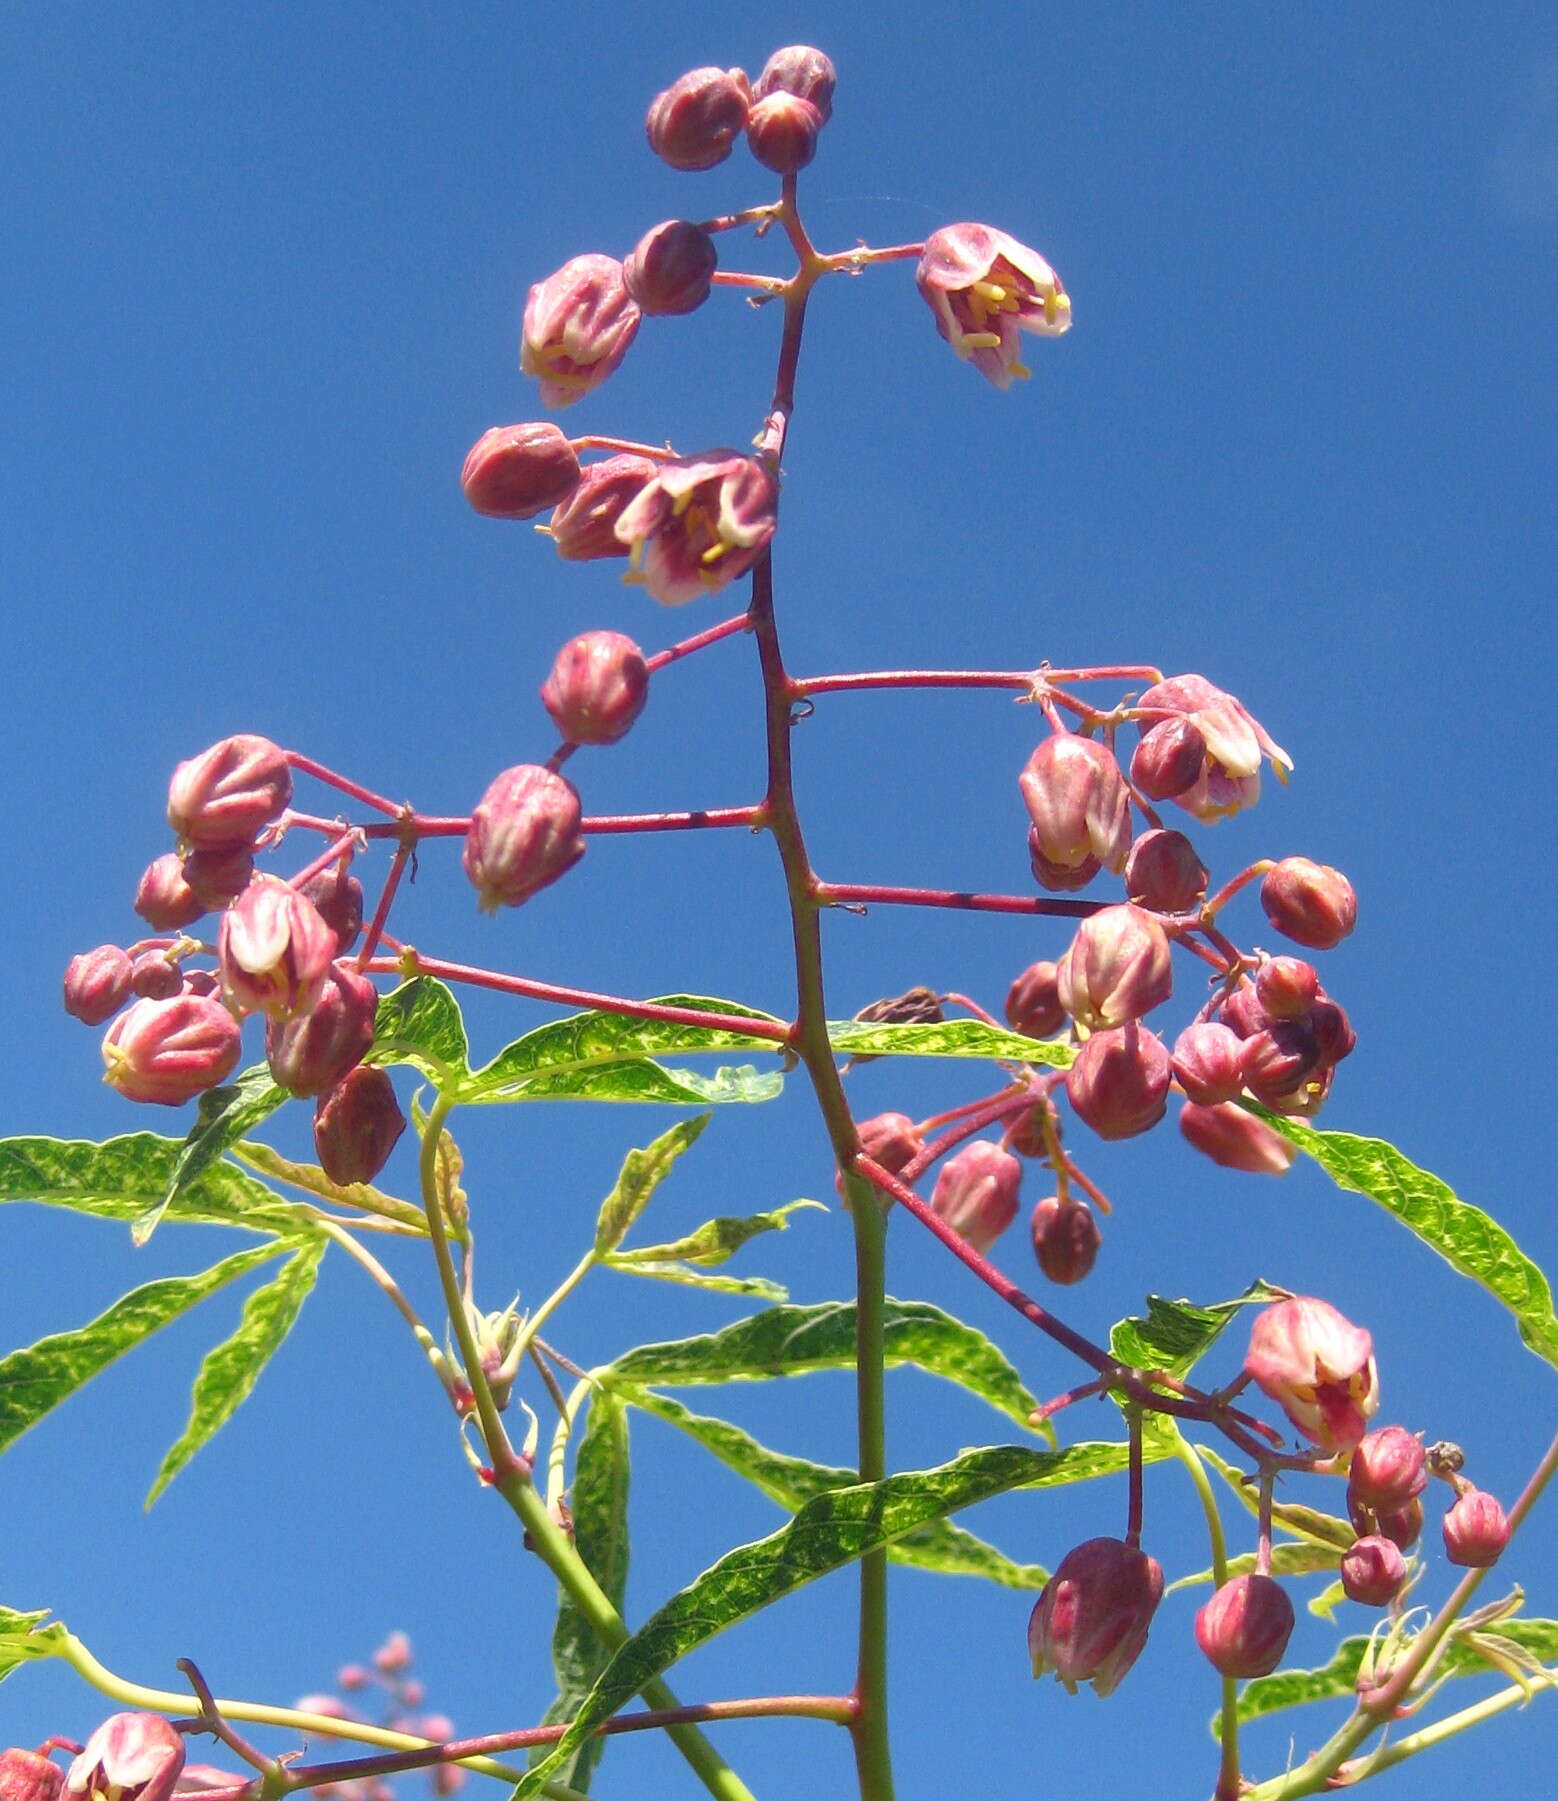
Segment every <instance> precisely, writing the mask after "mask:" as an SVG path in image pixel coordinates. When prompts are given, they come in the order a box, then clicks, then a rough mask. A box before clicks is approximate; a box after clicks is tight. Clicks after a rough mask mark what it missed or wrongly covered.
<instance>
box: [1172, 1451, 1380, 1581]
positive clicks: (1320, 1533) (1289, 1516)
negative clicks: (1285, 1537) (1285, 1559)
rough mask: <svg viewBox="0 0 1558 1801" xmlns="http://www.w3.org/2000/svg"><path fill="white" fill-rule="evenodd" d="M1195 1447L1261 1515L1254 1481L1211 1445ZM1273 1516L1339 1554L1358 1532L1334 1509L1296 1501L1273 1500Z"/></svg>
mask: <svg viewBox="0 0 1558 1801" xmlns="http://www.w3.org/2000/svg"><path fill="white" fill-rule="evenodd" d="M1196 1451H1197V1453H1198V1454H1199V1455H1200V1456H1201V1457H1202V1458H1203V1459H1204V1460H1205V1461H1206V1462H1207V1463H1209V1464H1211V1466H1212V1468H1213V1469H1214V1470H1216V1471H1217V1473H1218V1475H1219V1476H1221V1477H1222V1479H1223V1480H1224V1482H1226V1483H1227V1484H1228V1486H1229V1487H1230V1488H1231V1489H1232V1490H1233V1492H1234V1494H1235V1495H1237V1496H1238V1498H1239V1500H1240V1502H1241V1503H1242V1504H1243V1506H1244V1508H1245V1510H1246V1512H1249V1513H1253V1514H1255V1515H1256V1516H1257V1517H1259V1514H1260V1495H1259V1493H1258V1491H1257V1489H1256V1486H1255V1484H1254V1483H1251V1482H1246V1481H1245V1480H1244V1477H1243V1474H1242V1472H1241V1471H1239V1470H1238V1469H1236V1468H1235V1467H1234V1465H1233V1464H1231V1463H1228V1462H1225V1461H1224V1459H1223V1458H1221V1457H1220V1456H1218V1454H1217V1452H1216V1451H1214V1450H1212V1449H1211V1448H1210V1446H1208V1445H1197V1446H1196ZM1271 1517H1272V1521H1273V1522H1274V1523H1275V1524H1276V1525H1279V1526H1281V1528H1282V1529H1283V1531H1284V1532H1291V1533H1292V1534H1293V1536H1294V1537H1295V1538H1302V1539H1306V1540H1307V1541H1308V1542H1309V1543H1310V1544H1314V1545H1323V1546H1324V1547H1326V1549H1328V1550H1332V1551H1335V1552H1336V1553H1337V1555H1338V1556H1340V1554H1341V1553H1342V1552H1343V1551H1347V1550H1350V1549H1351V1548H1352V1544H1353V1541H1354V1540H1355V1539H1356V1538H1357V1536H1358V1535H1357V1533H1356V1532H1355V1531H1354V1530H1353V1528H1352V1526H1351V1525H1350V1524H1349V1523H1348V1522H1347V1521H1346V1520H1342V1519H1338V1518H1337V1517H1336V1515H1335V1514H1334V1513H1321V1512H1320V1511H1319V1510H1318V1509H1317V1508H1314V1507H1304V1506H1302V1505H1301V1504H1300V1503H1298V1502H1296V1501H1273V1502H1272V1506H1271Z"/></svg>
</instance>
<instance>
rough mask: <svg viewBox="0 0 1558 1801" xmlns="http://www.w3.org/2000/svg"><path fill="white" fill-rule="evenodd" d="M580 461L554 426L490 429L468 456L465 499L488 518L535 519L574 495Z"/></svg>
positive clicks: (462, 480)
mask: <svg viewBox="0 0 1558 1801" xmlns="http://www.w3.org/2000/svg"><path fill="white" fill-rule="evenodd" d="M578 479H579V459H578V456H577V455H576V454H575V452H574V448H573V446H572V445H571V444H570V443H569V442H568V440H567V438H565V437H564V436H563V434H562V433H561V432H560V431H559V430H558V429H557V427H556V426H555V425H552V424H550V423H549V422H547V421H545V420H539V421H536V422H534V423H532V424H529V425H494V426H493V427H491V429H490V430H488V431H484V432H483V433H482V435H481V436H480V437H479V438H478V439H477V440H476V442H475V443H474V444H473V445H472V446H471V448H470V450H469V451H468V452H467V453H466V458H465V467H464V468H463V469H462V470H461V471H460V486H461V487H462V488H463V489H464V490H465V498H466V499H467V500H468V501H469V502H470V503H471V506H472V507H473V508H474V510H475V511H476V512H478V513H481V514H482V515H483V516H484V517H486V518H488V519H534V518H535V516H536V514H537V513H544V512H545V511H546V509H547V508H548V507H555V506H556V505H557V504H558V503H559V502H560V501H564V500H566V499H567V498H568V496H569V495H570V494H571V493H572V492H573V490H574V485H575V484H576V483H577V481H578Z"/></svg>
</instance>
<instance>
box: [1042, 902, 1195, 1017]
mask: <svg viewBox="0 0 1558 1801" xmlns="http://www.w3.org/2000/svg"><path fill="white" fill-rule="evenodd" d="M1056 987H1057V993H1058V995H1059V997H1060V1004H1061V1005H1062V1006H1063V1007H1064V1008H1065V1009H1066V1011H1067V1012H1068V1013H1069V1014H1070V1015H1071V1017H1072V1018H1073V1019H1074V1020H1075V1021H1076V1022H1077V1024H1078V1025H1080V1026H1084V1027H1085V1028H1086V1029H1087V1030H1088V1031H1092V1032H1096V1031H1099V1030H1100V1029H1102V1028H1103V1027H1105V1026H1122V1025H1124V1024H1125V1023H1126V1021H1127V1020H1132V1019H1140V1018H1141V1017H1142V1016H1143V1015H1144V1014H1146V1013H1149V1012H1151V1010H1152V1009H1153V1008H1154V1007H1157V1006H1160V1005H1161V1004H1162V1003H1163V1002H1164V1001H1166V1000H1167V999H1168V998H1169V996H1170V994H1171V993H1172V992H1173V988H1174V975H1173V969H1172V967H1171V958H1170V955H1169V941H1168V934H1167V933H1166V932H1165V931H1164V930H1163V927H1162V926H1161V925H1159V924H1158V922H1157V920H1156V919H1155V918H1154V917H1153V916H1152V914H1150V913H1147V912H1144V911H1143V910H1142V909H1141V908H1140V907H1132V906H1129V905H1125V906H1118V907H1105V908H1103V909H1102V911H1101V912H1098V913H1095V914H1094V915H1093V916H1092V918H1090V919H1084V920H1083V921H1082V922H1081V924H1080V925H1079V926H1078V927H1077V930H1076V936H1075V937H1074V938H1073V939H1072V940H1071V944H1070V947H1069V948H1068V949H1067V951H1066V953H1065V955H1064V956H1063V957H1062V958H1061V959H1060V963H1059V966H1058V970H1057V975H1056Z"/></svg>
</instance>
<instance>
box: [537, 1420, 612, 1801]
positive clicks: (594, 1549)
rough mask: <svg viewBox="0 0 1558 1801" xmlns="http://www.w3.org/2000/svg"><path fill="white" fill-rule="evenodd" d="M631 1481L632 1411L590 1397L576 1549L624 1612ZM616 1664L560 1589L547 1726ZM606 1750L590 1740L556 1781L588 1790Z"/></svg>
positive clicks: (577, 1496) (579, 1470)
mask: <svg viewBox="0 0 1558 1801" xmlns="http://www.w3.org/2000/svg"><path fill="white" fill-rule="evenodd" d="M628 1476H629V1464H628V1422H627V1410H626V1408H625V1407H624V1406H623V1404H622V1402H621V1401H620V1400H618V1399H617V1397H616V1396H615V1395H612V1394H608V1393H606V1392H604V1391H602V1390H599V1389H597V1390H596V1391H595V1393H594V1394H593V1395H592V1396H591V1398H590V1411H589V1418H588V1425H587V1426H586V1429H585V1433H584V1437H583V1439H582V1441H581V1442H580V1445H579V1453H578V1459H577V1461H576V1463H575V1465H574V1473H573V1491H572V1503H571V1504H572V1510H573V1532H574V1548H575V1549H576V1550H577V1551H578V1553H579V1556H580V1557H581V1558H582V1560H583V1562H584V1565H585V1568H586V1569H588V1570H589V1572H590V1574H591V1575H592V1576H593V1577H594V1578H595V1580H596V1581H597V1582H598V1583H599V1584H600V1586H601V1588H602V1589H603V1590H604V1591H605V1594H606V1598H607V1599H608V1600H609V1601H610V1602H611V1604H612V1606H613V1607H615V1608H616V1610H617V1612H618V1613H621V1611H622V1600H623V1596H624V1594H625V1593H626V1591H627V1579H628ZM610 1661H611V1647H610V1646H609V1645H608V1644H607V1643H606V1642H605V1640H604V1639H603V1638H601V1636H600V1634H599V1633H597V1632H596V1630H595V1628H594V1627H593V1626H592V1625H591V1624H590V1622H589V1621H588V1620H587V1619H586V1618H585V1617H584V1615H583V1613H581V1612H580V1610H579V1608H578V1606H577V1605H576V1603H575V1602H574V1601H573V1600H572V1598H571V1597H570V1596H569V1594H568V1591H567V1590H566V1589H562V1588H559V1590H558V1607H557V1624H556V1626H555V1627H554V1629H553V1632H552V1664H553V1667H554V1669H555V1670H556V1672H557V1698H556V1700H555V1701H553V1703H552V1705H551V1706H550V1707H549V1708H548V1709H547V1712H546V1719H545V1721H544V1724H546V1725H548V1726H552V1725H556V1724H557V1723H558V1722H559V1721H561V1720H571V1719H572V1718H573V1716H574V1715H575V1714H576V1713H577V1712H578V1710H579V1707H580V1705H581V1704H582V1702H583V1700H584V1697H585V1696H586V1695H587V1694H588V1693H589V1692H590V1690H591V1688H593V1687H594V1685H595V1682H596V1679H597V1678H598V1677H599V1675H600V1673H601V1671H602V1670H604V1669H605V1667H606V1665H607V1664H608V1663H609V1662H610ZM605 1748H606V1740H605V1739H602V1738H595V1739H587V1740H585V1742H584V1743H583V1744H581V1745H579V1746H578V1747H577V1748H576V1749H575V1750H574V1751H573V1752H572V1753H571V1754H570V1755H569V1757H568V1758H566V1759H565V1760H564V1762H563V1764H562V1766H561V1768H560V1770H559V1772H558V1775H557V1780H558V1781H561V1782H565V1783H567V1784H568V1786H569V1787H570V1788H576V1789H587V1788H588V1787H589V1782H590V1775H591V1773H592V1771H593V1770H594V1768H595V1765H596V1764H597V1763H598V1762H599V1761H600V1755H601V1752H602V1751H604V1750H605ZM543 1755H545V1752H544V1750H543V1749H542V1748H541V1747H537V1749H536V1750H535V1751H533V1752H532V1753H531V1757H532V1761H535V1760H537V1759H539V1758H540V1757H542V1756H543Z"/></svg>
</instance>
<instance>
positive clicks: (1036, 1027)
mask: <svg viewBox="0 0 1558 1801" xmlns="http://www.w3.org/2000/svg"><path fill="white" fill-rule="evenodd" d="M1006 1023H1007V1024H1008V1025H1009V1026H1010V1027H1011V1028H1012V1030H1013V1031H1014V1032H1021V1033H1023V1034H1024V1036H1025V1037H1028V1038H1052V1037H1053V1036H1054V1035H1055V1033H1057V1032H1058V1031H1059V1030H1060V1029H1061V1027H1062V1026H1063V1025H1065V1023H1066V1009H1065V1008H1064V1007H1063V1006H1061V1004H1060V982H1059V969H1058V966H1057V965H1056V964H1054V963H1030V964H1029V965H1028V967H1027V968H1026V969H1025V970H1024V971H1023V972H1022V974H1021V975H1020V976H1018V978H1017V980H1016V981H1015V982H1013V983H1012V985H1011V987H1010V988H1008V989H1007V991H1006Z"/></svg>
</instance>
